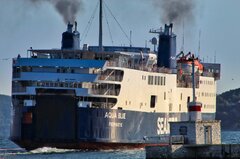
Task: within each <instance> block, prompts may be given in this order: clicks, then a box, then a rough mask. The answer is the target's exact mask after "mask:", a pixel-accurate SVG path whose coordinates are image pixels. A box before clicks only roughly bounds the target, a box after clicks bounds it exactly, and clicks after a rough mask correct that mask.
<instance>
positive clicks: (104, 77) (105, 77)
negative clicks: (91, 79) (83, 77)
mask: <svg viewBox="0 0 240 159" xmlns="http://www.w3.org/2000/svg"><path fill="white" fill-rule="evenodd" d="M98 79H99V80H103V81H104V80H108V81H121V80H122V76H120V75H111V76H108V75H100V76H99V78H98Z"/></svg>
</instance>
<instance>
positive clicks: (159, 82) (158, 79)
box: [158, 76, 161, 85]
mask: <svg viewBox="0 0 240 159" xmlns="http://www.w3.org/2000/svg"><path fill="white" fill-rule="evenodd" d="M160 84H161V83H160V76H158V85H160Z"/></svg>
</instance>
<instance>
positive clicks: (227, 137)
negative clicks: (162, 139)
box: [0, 131, 240, 159]
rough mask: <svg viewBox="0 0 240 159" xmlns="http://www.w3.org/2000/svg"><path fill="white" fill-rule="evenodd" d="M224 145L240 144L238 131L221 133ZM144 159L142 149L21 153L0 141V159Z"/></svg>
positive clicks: (7, 141)
mask: <svg viewBox="0 0 240 159" xmlns="http://www.w3.org/2000/svg"><path fill="white" fill-rule="evenodd" d="M222 142H223V143H225V144H230V143H231V144H236V143H240V131H224V132H222ZM32 158H33V159H68V158H69V159H144V158H145V151H144V149H134V150H108V151H79V150H66V149H56V148H49V147H43V148H39V149H36V150H32V151H23V150H22V149H20V148H19V147H18V146H17V145H15V144H14V143H13V142H11V141H9V140H8V139H6V138H2V139H0V159H32Z"/></svg>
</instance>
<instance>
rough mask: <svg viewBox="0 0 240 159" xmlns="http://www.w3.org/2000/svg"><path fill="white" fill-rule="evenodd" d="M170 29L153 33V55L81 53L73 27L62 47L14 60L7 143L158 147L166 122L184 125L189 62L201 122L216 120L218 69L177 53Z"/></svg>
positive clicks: (103, 50) (116, 50)
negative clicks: (155, 35)
mask: <svg viewBox="0 0 240 159" xmlns="http://www.w3.org/2000/svg"><path fill="white" fill-rule="evenodd" d="M172 28H173V26H172V24H170V25H165V28H164V29H162V30H160V31H159V32H158V34H159V43H158V52H157V53H156V52H153V51H151V50H150V48H146V47H126V46H124V47H123V46H87V45H84V46H83V48H82V49H80V43H79V36H80V34H79V32H78V31H77V23H75V29H74V30H73V25H72V24H68V28H67V31H66V32H64V33H63V34H62V47H61V49H50V50H35V49H34V50H33V49H30V50H29V52H30V54H31V57H29V58H22V57H18V58H14V59H13V79H12V103H13V123H12V130H11V139H12V140H13V141H14V142H16V143H17V144H19V145H20V146H22V147H25V148H27V149H33V148H37V147H42V146H53V147H60V148H83V149H102V148H122V147H125V146H127V147H131V146H132V147H141V146H143V145H146V144H151V143H153V142H154V143H157V141H156V140H155V141H151V140H150V139H151V138H152V137H156V136H159V135H164V134H168V133H169V122H170V121H184V120H188V107H187V103H188V102H190V101H191V100H192V99H191V98H192V78H191V77H192V61H194V64H195V72H194V73H195V77H196V78H195V84H196V97H197V100H198V101H200V102H201V103H202V117H203V119H215V112H216V81H217V80H218V79H219V78H220V64H209V63H201V61H200V60H199V59H198V58H196V57H194V55H193V54H191V53H188V54H184V53H183V52H181V53H180V54H178V55H176V35H175V34H173V32H172Z"/></svg>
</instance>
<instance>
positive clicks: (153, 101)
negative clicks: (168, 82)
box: [150, 96, 157, 108]
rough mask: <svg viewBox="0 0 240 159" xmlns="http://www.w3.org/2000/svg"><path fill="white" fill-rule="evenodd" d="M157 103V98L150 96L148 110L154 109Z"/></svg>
mask: <svg viewBox="0 0 240 159" xmlns="http://www.w3.org/2000/svg"><path fill="white" fill-rule="evenodd" d="M156 102H157V96H151V101H150V108H155V106H156Z"/></svg>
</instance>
